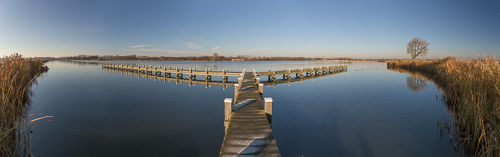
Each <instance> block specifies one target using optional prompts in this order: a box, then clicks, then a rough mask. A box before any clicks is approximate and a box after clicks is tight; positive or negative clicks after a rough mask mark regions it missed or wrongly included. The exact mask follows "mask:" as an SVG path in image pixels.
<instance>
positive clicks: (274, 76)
mask: <svg viewBox="0 0 500 157" xmlns="http://www.w3.org/2000/svg"><path fill="white" fill-rule="evenodd" d="M276 74H277V73H276V69H273V81H276Z"/></svg>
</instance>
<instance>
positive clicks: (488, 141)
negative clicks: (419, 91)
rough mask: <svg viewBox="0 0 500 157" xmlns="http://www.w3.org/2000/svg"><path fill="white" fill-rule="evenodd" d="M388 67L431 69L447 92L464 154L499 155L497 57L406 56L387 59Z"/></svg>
mask: <svg viewBox="0 0 500 157" xmlns="http://www.w3.org/2000/svg"><path fill="white" fill-rule="evenodd" d="M387 66H388V68H403V69H413V70H420V71H426V72H431V73H432V75H433V77H434V80H436V81H437V83H438V84H439V85H440V86H441V88H442V89H443V92H444V93H445V95H446V98H445V100H446V102H447V108H448V109H449V110H450V111H451V112H452V113H453V122H447V123H446V124H449V125H451V127H452V128H454V130H453V131H452V133H455V134H456V137H458V139H457V141H458V144H459V145H461V146H462V149H460V150H461V153H462V154H463V155H465V156H500V124H499V123H500V90H499V86H500V80H499V78H500V77H499V76H500V73H499V72H500V65H499V62H498V59H497V58H491V57H488V56H484V57H483V58H477V59H468V60H459V59H457V58H455V57H447V58H444V59H435V60H432V61H422V60H405V61H393V62H388V63H387Z"/></svg>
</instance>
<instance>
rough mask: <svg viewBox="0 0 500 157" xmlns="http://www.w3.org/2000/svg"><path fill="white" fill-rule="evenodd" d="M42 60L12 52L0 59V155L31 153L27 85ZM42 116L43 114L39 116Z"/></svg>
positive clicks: (40, 70) (40, 69) (40, 68)
mask: <svg viewBox="0 0 500 157" xmlns="http://www.w3.org/2000/svg"><path fill="white" fill-rule="evenodd" d="M47 70H48V68H47V67H46V66H43V61H41V60H37V59H30V58H23V57H22V55H18V54H13V55H11V56H8V57H5V56H4V59H3V60H2V61H1V62H0V90H1V95H0V156H26V155H30V147H29V131H30V124H32V123H33V122H35V121H36V120H38V119H30V117H32V115H28V114H27V113H28V112H27V111H28V110H29V102H30V99H29V98H30V96H31V95H32V92H31V90H30V87H31V86H32V83H33V82H34V81H35V78H36V77H37V76H39V74H40V73H41V72H44V71H47ZM40 118H44V117H40Z"/></svg>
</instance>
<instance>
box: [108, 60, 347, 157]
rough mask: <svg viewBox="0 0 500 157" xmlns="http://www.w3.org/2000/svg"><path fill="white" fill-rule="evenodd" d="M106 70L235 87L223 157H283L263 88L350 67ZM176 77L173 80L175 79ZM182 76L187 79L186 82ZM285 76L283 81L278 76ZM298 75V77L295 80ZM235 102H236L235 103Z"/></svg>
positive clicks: (227, 106) (112, 66)
mask: <svg viewBox="0 0 500 157" xmlns="http://www.w3.org/2000/svg"><path fill="white" fill-rule="evenodd" d="M102 68H103V69H109V70H113V71H120V72H125V73H126V75H128V73H132V75H134V74H137V76H138V77H140V76H141V75H142V76H144V77H146V78H148V77H151V78H154V79H155V80H156V79H163V80H164V81H165V82H166V81H167V80H168V81H169V82H170V81H176V83H178V82H181V83H182V82H187V83H189V85H191V84H192V83H195V84H205V85H206V86H209V85H210V86H211V85H221V86H223V88H224V89H225V87H226V86H234V99H233V98H225V99H224V126H225V136H224V141H223V143H222V146H221V150H220V154H219V156H221V157H230V156H269V157H276V156H281V155H280V153H279V149H278V144H277V143H276V140H275V139H274V136H273V132H272V103H273V99H272V98H271V97H267V98H264V97H263V94H264V85H268V86H269V85H276V84H281V83H283V84H284V83H289V84H290V83H291V82H298V81H304V80H307V79H313V80H314V78H317V77H320V78H321V77H322V76H323V74H328V75H327V76H329V75H330V74H336V73H340V72H345V71H347V65H338V66H326V67H325V66H321V67H312V68H310V69H309V68H307V67H306V69H304V68H301V69H298V68H295V70H292V69H288V70H286V69H284V68H283V70H282V71H276V70H273V71H271V69H268V71H267V72H256V71H255V70H253V72H246V70H243V71H242V72H229V71H228V70H227V69H223V70H222V71H212V70H211V69H205V71H196V69H194V68H193V69H191V68H189V69H188V70H184V69H183V68H175V69H172V68H171V67H168V69H167V68H166V67H163V68H161V67H153V66H149V67H146V66H142V67H140V66H129V65H121V64H120V65H118V64H102ZM172 75H174V76H172ZM183 75H188V77H187V78H184V76H183ZM196 75H204V76H205V79H204V80H197V79H196ZM213 75H215V76H222V81H213V80H212V76H213ZM277 75H282V79H281V80H277V79H276V76H277ZM294 75H295V77H293V76H294ZM228 76H236V77H238V78H237V80H238V81H229V79H228ZM259 76H267V78H268V80H267V82H264V81H262V82H261V81H260V78H259ZM233 100H234V101H233ZM263 103H264V105H263Z"/></svg>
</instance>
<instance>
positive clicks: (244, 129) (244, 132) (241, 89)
mask: <svg viewBox="0 0 500 157" xmlns="http://www.w3.org/2000/svg"><path fill="white" fill-rule="evenodd" d="M255 76H256V75H254V74H253V73H244V75H242V79H241V84H235V86H234V90H235V91H234V93H235V94H234V100H235V101H234V106H233V105H232V100H233V99H231V98H226V99H225V100H224V104H225V115H224V120H225V121H224V126H225V132H226V134H225V136H224V142H223V143H222V147H221V150H220V155H219V156H221V157H226V156H244V155H247V156H280V154H279V150H278V145H277V144H276V140H275V139H274V136H273V132H272V129H271V124H272V119H271V118H272V98H265V102H266V106H265V110H264V107H263V106H262V102H263V98H262V96H263V88H264V86H263V84H257V80H258V79H257V78H256V77H255Z"/></svg>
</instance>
